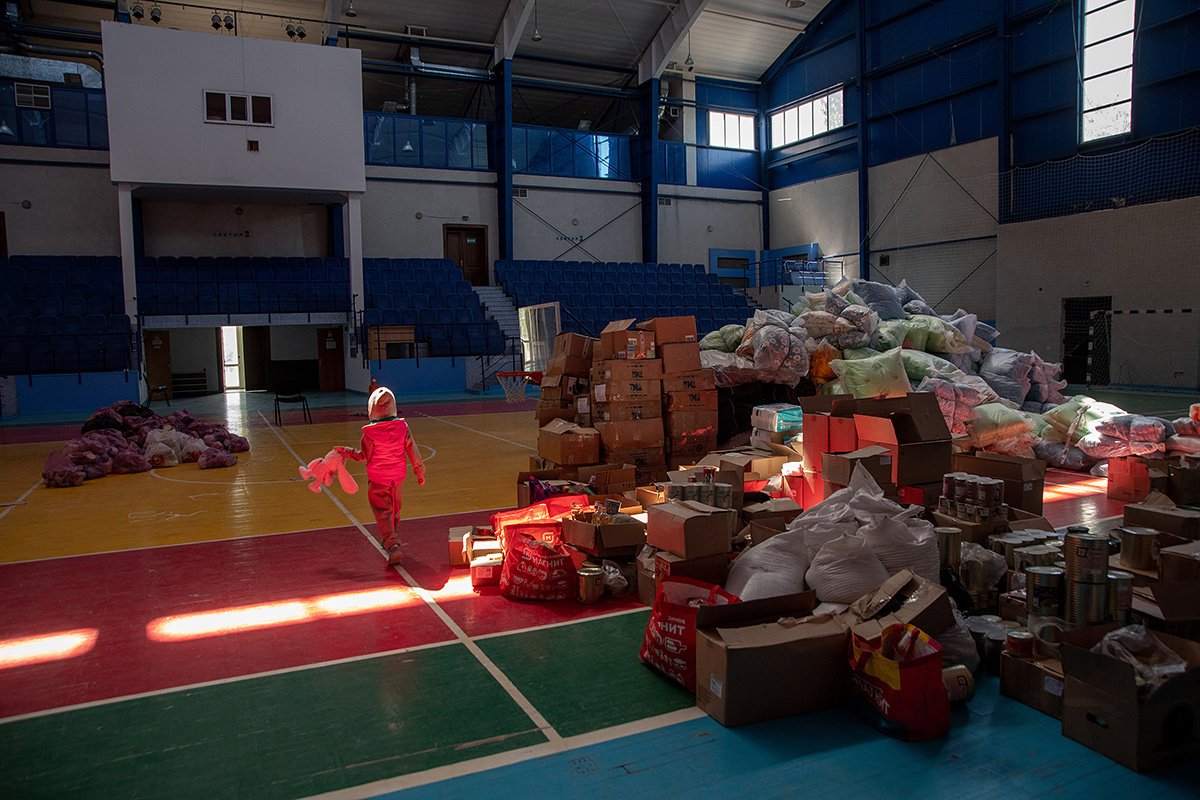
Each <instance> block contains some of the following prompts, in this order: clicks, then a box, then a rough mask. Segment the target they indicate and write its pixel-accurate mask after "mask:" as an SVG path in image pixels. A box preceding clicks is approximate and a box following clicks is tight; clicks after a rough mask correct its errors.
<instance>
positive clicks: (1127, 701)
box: [1061, 626, 1200, 772]
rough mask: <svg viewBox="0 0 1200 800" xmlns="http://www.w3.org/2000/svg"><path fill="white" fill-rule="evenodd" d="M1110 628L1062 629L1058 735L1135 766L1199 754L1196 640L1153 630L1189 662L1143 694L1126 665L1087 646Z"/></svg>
mask: <svg viewBox="0 0 1200 800" xmlns="http://www.w3.org/2000/svg"><path fill="white" fill-rule="evenodd" d="M1111 628H1112V626H1103V627H1095V628H1082V629H1080V630H1074V631H1067V632H1065V633H1063V634H1062V641H1061V649H1062V665H1063V676H1064V678H1065V688H1064V691H1063V704H1062V722H1063V725H1062V731H1063V735H1064V736H1066V737H1068V738H1071V739H1074V740H1075V741H1077V742H1079V743H1080V744H1083V745H1085V746H1087V747H1090V748H1091V749H1093V750H1095V751H1096V752H1098V753H1101V754H1102V755H1105V756H1108V757H1109V758H1111V759H1112V760H1113V761H1116V762H1118V763H1120V764H1124V765H1125V766H1127V767H1129V768H1130V769H1133V770H1137V771H1138V772H1141V771H1144V770H1147V769H1150V768H1152V767H1154V766H1156V765H1158V764H1162V763H1165V762H1168V761H1175V760H1186V759H1195V758H1197V757H1200V736H1197V735H1196V727H1195V726H1196V722H1195V721H1196V720H1197V719H1200V643H1196V642H1192V641H1188V640H1186V639H1180V638H1178V637H1175V636H1170V635H1168V634H1163V633H1156V634H1153V635H1154V636H1155V638H1157V639H1158V640H1159V642H1160V643H1162V644H1163V645H1165V646H1166V647H1168V648H1170V649H1171V650H1173V651H1175V653H1177V654H1178V655H1179V656H1180V657H1182V658H1183V659H1184V660H1185V661H1186V662H1187V666H1188V668H1187V671H1186V672H1183V673H1182V674H1179V675H1176V676H1174V677H1172V678H1170V679H1168V680H1167V681H1166V682H1164V683H1163V684H1162V685H1160V686H1159V687H1158V689H1157V690H1156V691H1155V692H1153V693H1152V694H1150V695H1149V696H1145V693H1144V692H1142V691H1140V689H1139V687H1138V685H1137V683H1136V681H1135V678H1134V670H1133V667H1132V666H1131V665H1130V664H1128V663H1127V662H1125V661H1121V660H1119V659H1116V658H1112V657H1110V656H1106V655H1101V654H1100V653H1093V652H1091V650H1092V647H1093V646H1094V645H1095V644H1096V643H1097V642H1099V641H1100V639H1101V638H1102V637H1103V636H1104V634H1105V633H1107V632H1108V630H1110V629H1111ZM1185 720H1186V721H1187V722H1183V721H1185ZM1181 724H1182V725H1185V726H1186V727H1182V728H1181Z"/></svg>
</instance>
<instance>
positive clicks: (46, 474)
mask: <svg viewBox="0 0 1200 800" xmlns="http://www.w3.org/2000/svg"><path fill="white" fill-rule="evenodd" d="M85 480H87V478H86V477H85V476H84V474H83V468H82V467H78V466H76V465H74V464H72V463H71V460H70V459H69V458H67V457H66V456H64V455H63V454H61V453H59V452H58V451H57V450H54V451H51V453H50V455H48V456H47V457H46V461H45V462H44V463H43V464H42V482H43V483H45V484H46V487H47V488H50V489H67V488H70V487H72V486H82V485H83V482H84V481H85Z"/></svg>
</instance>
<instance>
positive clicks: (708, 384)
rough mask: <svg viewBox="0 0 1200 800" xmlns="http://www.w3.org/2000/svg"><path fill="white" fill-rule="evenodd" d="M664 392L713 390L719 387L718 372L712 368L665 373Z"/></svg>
mask: <svg viewBox="0 0 1200 800" xmlns="http://www.w3.org/2000/svg"><path fill="white" fill-rule="evenodd" d="M662 380H663V391H664V392H668V393H670V392H696V391H700V392H711V391H715V390H716V388H717V378H716V374H715V373H714V372H713V371H712V370H711V369H695V370H691V371H690V372H676V373H673V374H670V375H668V374H664V375H663V376H662Z"/></svg>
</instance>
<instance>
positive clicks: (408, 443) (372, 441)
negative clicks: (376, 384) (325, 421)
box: [335, 387, 425, 565]
mask: <svg viewBox="0 0 1200 800" xmlns="http://www.w3.org/2000/svg"><path fill="white" fill-rule="evenodd" d="M367 418H368V419H369V420H370V422H368V423H367V424H366V425H364V426H363V435H362V442H361V443H360V444H359V448H360V449H358V450H355V449H354V448H351V447H337V448H335V449H336V450H337V451H338V452H339V453H341V454H342V456H344V457H345V458H346V459H347V460H350V461H365V462H367V501H368V502H370V504H371V511H372V512H373V513H374V514H375V522H376V523H377V524H378V525H379V535H380V536H382V537H383V546H384V548H385V549H386V550H387V552H388V563H389V564H393V565H394V564H399V563H400V562H401V561H402V560H403V559H404V553H403V552H402V551H401V550H400V540H399V539H398V538H397V536H396V532H397V530H398V529H399V527H400V490H401V488H402V487H403V486H404V479H405V477H407V475H408V464H410V463H411V464H412V468H413V472H414V473H416V475H417V485H418V486H424V485H425V462H424V461H422V460H421V454H420V452H418V450H417V443H416V442H414V441H413V437H412V433H411V432H410V431H409V429H408V423H407V422H405V421H404V420H403V419H402V418H400V417H398V416H396V397H395V395H393V394H392V392H391V390H390V389H387V388H384V387H380V388H378V389H376V390H375V391H374V392H372V393H371V397H370V398H369V399H368V400H367Z"/></svg>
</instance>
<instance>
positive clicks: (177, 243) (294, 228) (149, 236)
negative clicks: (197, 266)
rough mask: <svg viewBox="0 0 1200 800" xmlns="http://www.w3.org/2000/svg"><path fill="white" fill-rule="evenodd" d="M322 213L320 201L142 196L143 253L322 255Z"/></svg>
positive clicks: (324, 221)
mask: <svg viewBox="0 0 1200 800" xmlns="http://www.w3.org/2000/svg"><path fill="white" fill-rule="evenodd" d="M237 209H241V212H242V213H241V214H238V213H237ZM114 210H115V204H114ZM326 216H327V215H326V210H325V206H322V205H263V204H259V205H254V204H250V203H185V202H178V201H173V200H144V201H143V202H142V226H143V231H144V236H145V239H144V241H145V248H146V255H147V256H166V255H204V256H268V257H269V256H323V255H325V250H326V240H327V232H326V231H327V228H328V221H327V218H326Z"/></svg>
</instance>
